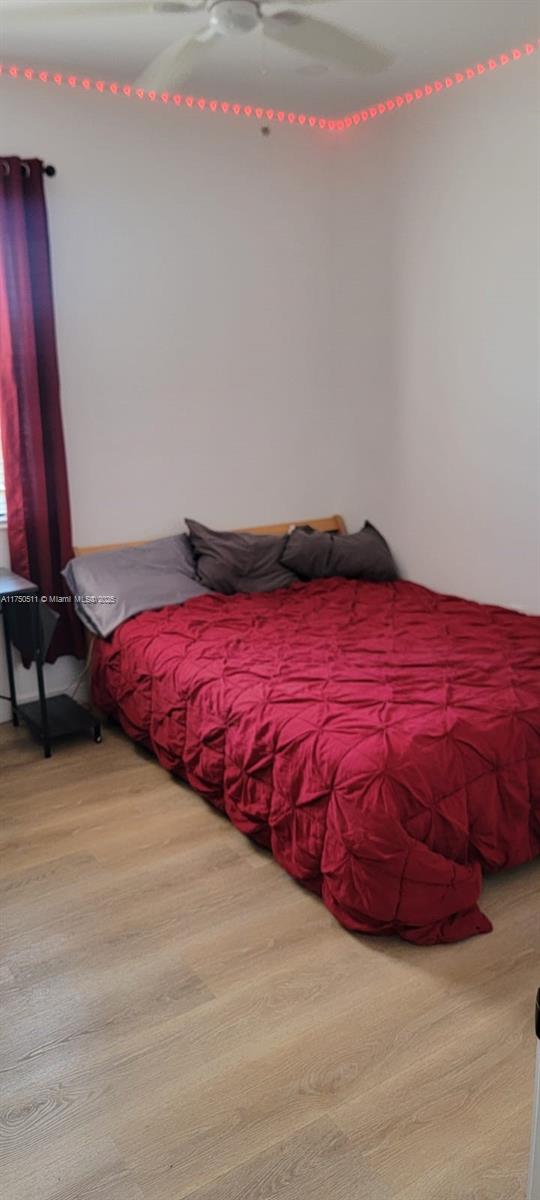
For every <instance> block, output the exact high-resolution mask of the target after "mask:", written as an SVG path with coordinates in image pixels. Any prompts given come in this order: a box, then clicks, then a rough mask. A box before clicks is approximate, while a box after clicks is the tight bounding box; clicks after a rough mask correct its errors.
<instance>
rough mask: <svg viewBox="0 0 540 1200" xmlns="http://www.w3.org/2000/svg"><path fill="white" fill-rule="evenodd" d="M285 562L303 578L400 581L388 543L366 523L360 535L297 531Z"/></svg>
mask: <svg viewBox="0 0 540 1200" xmlns="http://www.w3.org/2000/svg"><path fill="white" fill-rule="evenodd" d="M281 561H282V563H283V564H284V566H286V567H288V568H289V569H290V570H292V571H295V572H296V574H297V575H299V576H300V578H301V579H328V578H330V576H332V575H341V576H342V577H343V578H344V579H371V580H374V581H376V582H383V581H384V580H390V579H397V575H398V572H397V568H396V564H395V562H394V559H393V558H392V553H391V550H390V547H389V545H388V542H386V541H385V539H384V538H383V536H382V534H381V533H379V531H378V529H375V526H374V525H371V524H370V522H369V521H366V523H365V525H364V528H363V529H361V530H360V531H359V533H319V532H318V531H317V530H316V529H313V530H311V531H309V530H307V529H305V528H304V529H294V530H293V532H292V533H291V534H290V535H289V537H288V538H287V545H286V547H285V550H284V552H283V555H282V558H281Z"/></svg>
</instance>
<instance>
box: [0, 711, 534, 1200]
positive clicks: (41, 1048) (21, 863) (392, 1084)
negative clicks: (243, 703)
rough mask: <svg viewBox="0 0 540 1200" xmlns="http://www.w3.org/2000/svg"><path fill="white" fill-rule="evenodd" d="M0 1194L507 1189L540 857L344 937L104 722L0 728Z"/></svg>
mask: <svg viewBox="0 0 540 1200" xmlns="http://www.w3.org/2000/svg"><path fill="white" fill-rule="evenodd" d="M0 821H1V829H0V834H1V843H2V855H1V872H0V912H1V935H2V962H1V966H0V993H1V1040H2V1052H1V1062H0V1093H1V1099H0V1178H1V1179H2V1195H3V1196H5V1197H6V1200H523V1198H524V1196H525V1181H526V1171H527V1153H528V1142H529V1125H530V1113H531V1099H532V1076H533V1064H534V1037H533V1030H532V1009H533V1001H534V994H535V990H536V987H537V986H538V984H539V983H540V903H539V898H538V893H539V886H540V862H538V863H534V864H531V865H530V866H528V867H526V868H524V869H522V870H519V871H515V872H510V873H508V874H506V875H502V876H500V877H499V878H497V879H491V880H488V881H487V882H486V885H485V893H484V908H485V910H486V911H487V912H488V913H489V915H490V916H491V918H492V919H493V921H494V924H495V930H494V932H493V933H492V934H490V935H489V936H488V937H484V938H476V939H474V940H473V941H469V942H465V943H462V944H460V945H457V946H440V947H434V948H432V949H420V948H418V947H414V946H407V945H405V944H404V943H400V942H398V941H390V940H379V939H374V938H358V937H353V936H351V935H349V934H347V933H345V931H344V930H342V929H341V928H340V927H339V925H337V923H336V922H335V921H334V920H333V919H332V918H331V916H330V915H329V914H328V913H327V912H326V910H325V909H324V907H323V905H322V904H321V903H320V902H319V901H318V900H317V899H316V898H315V897H313V896H311V895H309V894H308V893H306V892H304V891H302V890H301V889H300V888H299V887H298V886H297V885H296V884H294V883H293V882H292V880H290V879H289V878H288V877H287V876H286V875H285V874H284V873H283V872H282V871H281V869H280V868H279V867H278V866H277V865H276V864H275V863H274V862H273V861H272V859H271V858H270V857H269V856H268V855H266V854H265V853H263V852H261V851H258V850H256V849H255V848H254V847H253V846H252V845H251V844H250V843H249V842H248V841H247V840H246V839H244V838H243V837H242V836H241V835H240V834H239V833H237V832H236V831H235V830H234V829H233V828H232V826H231V825H230V824H229V823H228V822H227V821H226V820H225V819H224V818H223V817H221V816H219V815H218V814H217V813H215V812H214V811H213V810H212V809H211V808H210V807H208V806H207V805H206V804H205V803H204V801H202V800H201V799H199V797H197V796H195V795H193V793H191V792H190V791H189V790H188V789H186V788H184V787H182V786H181V785H180V784H178V783H177V782H175V781H174V780H173V779H172V778H170V777H169V776H168V775H167V774H166V773H165V772H164V771H162V770H161V768H160V767H159V766H158V765H157V764H156V763H155V762H154V761H153V759H151V758H150V757H149V756H147V755H146V754H144V753H142V752H141V751H138V750H136V749H135V748H134V747H133V746H132V745H131V743H129V742H128V741H127V739H125V738H124V737H123V736H122V735H121V734H120V733H119V732H118V731H116V730H111V729H105V737H104V742H103V744H102V745H101V746H96V745H94V744H93V743H92V742H86V741H80V740H79V741H72V742H70V743H66V744H65V745H63V746H59V747H58V748H56V749H55V751H54V755H53V758H52V759H51V760H50V761H48V762H44V760H43V759H42V758H41V755H40V750H39V747H37V746H36V745H35V744H34V743H32V742H31V741H30V740H29V738H28V735H27V733H26V731H24V730H12V729H11V727H10V726H6V725H4V726H1V727H0Z"/></svg>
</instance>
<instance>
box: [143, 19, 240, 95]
mask: <svg viewBox="0 0 540 1200" xmlns="http://www.w3.org/2000/svg"><path fill="white" fill-rule="evenodd" d="M219 36H220V34H219V33H218V31H217V30H216V29H213V28H211V27H209V28H206V27H205V28H204V29H203V30H202V32H201V33H198V34H197V36H196V37H191V38H182V41H181V42H173V44H172V46H167V48H166V49H165V50H162V52H161V54H158V55H157V57H156V58H153V59H152V62H150V63H148V66H147V67H145V68H144V71H142V72H141V74H140V75H139V76H138V78H137V79H136V81H135V82H136V84H137V87H141V88H144V90H145V91H156V92H160V91H172V90H173V89H174V88H179V87H181V85H182V84H183V83H185V81H186V79H189V77H190V76H191V75H192V74H193V72H194V71H195V70H196V69H197V67H198V65H199V62H202V60H203V59H204V58H205V56H206V47H207V46H208V43H209V42H211V41H213V40H214V38H216V37H219Z"/></svg>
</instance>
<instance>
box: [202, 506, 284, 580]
mask: <svg viewBox="0 0 540 1200" xmlns="http://www.w3.org/2000/svg"><path fill="white" fill-rule="evenodd" d="M186 525H187V527H188V529H189V536H190V539H191V545H192V547H193V553H194V555H195V559H196V562H197V574H198V576H199V579H200V580H201V582H202V583H204V584H205V585H206V587H209V588H212V590H213V591H215V592H224V593H225V595H229V596H230V595H232V594H233V592H272V591H274V590H275V589H276V588H282V587H288V585H289V584H290V583H294V582H295V581H296V575H295V574H294V573H293V571H290V570H288V568H287V567H285V566H283V565H282V564H281V563H280V558H281V556H282V554H283V551H284V549H285V545H286V541H287V539H286V537H285V536H283V537H275V536H273V535H268V534H259V533H220V532H218V531H217V530H215V529H208V528H207V526H206V525H200V524H199V522H198V521H191V520H186Z"/></svg>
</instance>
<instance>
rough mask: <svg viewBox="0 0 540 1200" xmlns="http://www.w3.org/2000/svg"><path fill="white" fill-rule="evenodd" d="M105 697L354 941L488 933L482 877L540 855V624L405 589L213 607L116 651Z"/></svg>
mask: <svg viewBox="0 0 540 1200" xmlns="http://www.w3.org/2000/svg"><path fill="white" fill-rule="evenodd" d="M93 697H94V701H95V703H96V704H97V705H98V706H99V708H101V709H102V710H104V711H105V712H106V713H109V714H111V715H114V716H115V717H117V718H118V720H119V721H120V722H121V724H122V726H123V727H124V729H125V730H126V732H127V733H128V734H129V735H130V737H132V738H135V739H136V740H137V741H141V742H144V743H145V744H146V745H147V746H150V747H151V748H152V750H153V751H154V753H155V754H156V756H157V758H158V759H159V761H160V763H161V764H162V765H163V766H164V767H167V768H168V769H169V770H170V771H173V772H175V774H177V775H179V776H181V777H182V778H183V779H185V780H187V782H188V783H189V784H191V786H192V787H193V788H195V789H196V790H197V791H198V792H201V793H202V794H203V795H204V796H206V797H207V798H208V799H209V800H210V801H211V802H212V804H214V805H215V806H216V808H219V809H222V810H224V811H225V812H226V813H227V815H228V816H229V817H230V819H231V821H233V822H234V824H235V825H236V826H237V827H238V829H241V830H242V831H243V833H246V834H248V835H250V836H251V837H253V838H255V839H256V840H257V841H258V842H261V843H263V844H264V845H266V846H268V847H269V848H270V849H271V850H272V853H273V855H274V857H275V858H276V859H277V861H278V862H279V863H281V865H282V866H283V867H285V869H286V870H287V871H288V872H289V874H290V875H292V876H293V877H294V879H297V880H299V881H300V882H301V883H303V884H304V885H305V886H306V887H309V888H311V889H312V890H313V891H315V892H318V893H320V895H321V896H322V898H323V900H324V903H325V904H326V905H327V907H328V908H329V909H330V910H331V912H332V913H334V915H335V916H336V917H337V919H338V920H339V921H340V922H341V923H342V924H343V925H345V926H346V928H347V929H353V930H359V931H361V932H363V933H373V934H392V933H397V934H399V935H400V936H401V937H403V938H406V939H407V940H409V941H412V942H419V943H425V944H429V943H433V942H450V941H455V940H457V939H459V938H464V937H469V936H471V935H472V934H475V933H486V932H487V931H489V929H490V928H491V925H490V922H489V920H488V919H487V917H485V916H484V915H483V913H481V912H480V909H479V908H478V905H477V901H478V898H479V895H480V890H481V886H482V870H483V869H485V870H488V871H496V870H500V869H501V868H503V867H512V866H516V865H517V864H519V863H524V862H526V861H527V860H529V859H531V858H532V857H533V856H535V855H537V854H539V853H540V617H527V616H522V615H520V614H517V613H514V612H508V611H506V610H505V609H501V608H492V607H487V606H484V605H478V604H473V603H470V602H467V601H465V600H459V599H456V598H453V597H448V596H441V595H438V594H436V593H434V592H431V591H428V590H427V589H425V588H422V587H418V586H416V585H415V584H411V583H403V582H400V583H393V584H382V583H378V584H368V583H357V582H351V581H348V580H342V579H330V580H322V581H318V582H315V583H309V584H295V585H293V586H292V587H291V588H289V589H287V590H285V591H279V592H273V593H270V594H264V595H260V594H259V595H236V596H221V595H210V596H201V597H198V598H197V599H194V600H190V601H189V602H188V603H187V604H185V605H183V606H181V607H171V608H165V609H162V610H160V611H159V612H148V613H143V614H141V615H140V616H138V617H134V618H132V619H131V620H129V621H126V622H125V624H123V625H122V626H120V627H119V628H118V629H117V630H116V632H115V633H114V635H113V636H112V638H111V640H110V641H108V642H98V643H96V646H95V652H94V661H93ZM179 802H180V800H179Z"/></svg>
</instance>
